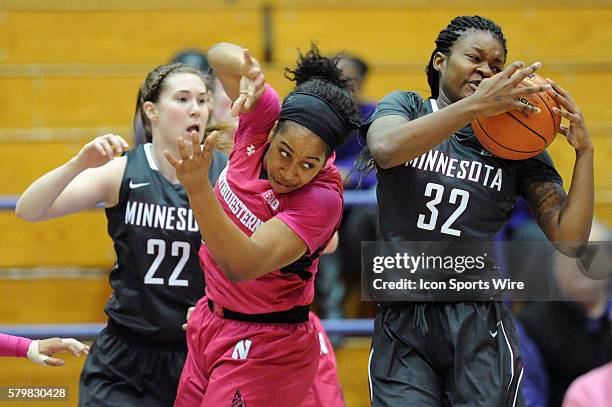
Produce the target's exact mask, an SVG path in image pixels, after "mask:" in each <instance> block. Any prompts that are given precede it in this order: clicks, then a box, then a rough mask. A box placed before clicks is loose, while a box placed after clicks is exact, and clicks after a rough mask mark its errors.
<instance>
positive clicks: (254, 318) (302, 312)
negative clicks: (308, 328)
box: [208, 299, 309, 324]
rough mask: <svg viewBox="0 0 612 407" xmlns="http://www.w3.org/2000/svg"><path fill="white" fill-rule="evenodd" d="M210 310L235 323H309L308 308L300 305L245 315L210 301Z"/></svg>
mask: <svg viewBox="0 0 612 407" xmlns="http://www.w3.org/2000/svg"><path fill="white" fill-rule="evenodd" d="M208 308H209V309H210V311H211V312H212V313H213V314H215V315H216V316H218V317H221V318H224V319H231V320H234V321H243V322H255V323H259V324H297V323H301V322H306V321H308V311H309V309H308V306H307V305H300V306H296V307H293V308H291V309H288V310H286V311H276V312H268V313H264V314H243V313H241V312H236V311H232V310H230V309H227V308H225V307H222V306H221V305H219V304H215V303H214V302H213V301H212V300H211V299H208Z"/></svg>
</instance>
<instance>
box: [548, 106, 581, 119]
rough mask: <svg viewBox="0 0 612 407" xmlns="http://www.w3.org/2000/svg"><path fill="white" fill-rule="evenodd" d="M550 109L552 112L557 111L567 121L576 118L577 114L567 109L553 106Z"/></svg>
mask: <svg viewBox="0 0 612 407" xmlns="http://www.w3.org/2000/svg"><path fill="white" fill-rule="evenodd" d="M552 111H553V112H554V113H558V114H559V115H560V116H561V117H565V118H566V119H567V120H569V121H575V120H577V119H578V115H575V114H573V113H571V112H569V111H567V110H563V109H559V108H558V107H553V108H552Z"/></svg>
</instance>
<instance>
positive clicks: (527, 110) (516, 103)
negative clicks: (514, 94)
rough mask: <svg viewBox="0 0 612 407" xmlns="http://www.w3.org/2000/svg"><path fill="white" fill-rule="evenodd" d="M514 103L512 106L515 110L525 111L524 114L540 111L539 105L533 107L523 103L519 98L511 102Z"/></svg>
mask: <svg viewBox="0 0 612 407" xmlns="http://www.w3.org/2000/svg"><path fill="white" fill-rule="evenodd" d="M512 104H513V105H514V108H515V109H516V110H520V111H521V112H523V113H525V114H529V113H540V108H539V107H535V106H530V105H528V104H526V103H523V102H521V101H519V100H516V101H514V102H513V103H512Z"/></svg>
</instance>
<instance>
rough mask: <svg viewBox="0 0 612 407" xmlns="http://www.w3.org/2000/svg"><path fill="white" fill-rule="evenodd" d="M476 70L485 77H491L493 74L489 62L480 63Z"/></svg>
mask: <svg viewBox="0 0 612 407" xmlns="http://www.w3.org/2000/svg"><path fill="white" fill-rule="evenodd" d="M476 70H477V71H478V72H479V73H480V74H481V75H482V77H483V78H485V79H486V78H490V77H491V76H493V70H492V69H491V66H490V65H489V64H488V63H487V62H483V63H481V64H480V65H478V68H476Z"/></svg>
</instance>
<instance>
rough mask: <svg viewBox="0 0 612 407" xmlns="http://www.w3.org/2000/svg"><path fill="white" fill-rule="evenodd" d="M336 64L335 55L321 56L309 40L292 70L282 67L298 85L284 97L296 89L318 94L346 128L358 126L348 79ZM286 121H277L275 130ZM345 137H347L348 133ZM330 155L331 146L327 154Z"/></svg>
mask: <svg viewBox="0 0 612 407" xmlns="http://www.w3.org/2000/svg"><path fill="white" fill-rule="evenodd" d="M337 65H338V58H337V57H333V58H327V57H324V56H322V55H321V52H320V51H319V48H318V47H317V45H316V44H315V43H312V44H311V47H310V50H309V51H308V52H307V53H306V54H302V53H301V52H300V53H299V56H298V60H297V67H296V68H295V69H294V70H291V69H289V68H285V78H287V79H289V80H290V81H294V82H295V83H296V84H297V86H296V88H295V89H294V90H293V91H291V93H289V94H288V95H287V97H289V96H291V95H292V94H293V93H295V92H306V93H311V94H314V95H317V96H319V97H320V98H322V99H324V100H325V101H326V102H328V103H329V104H330V105H332V106H333V107H334V108H335V109H336V111H337V112H338V113H339V114H340V116H341V117H342V118H343V119H344V121H345V122H346V123H347V124H348V125H349V127H353V128H355V129H357V128H359V125H360V124H361V120H360V118H359V110H358V108H357V105H356V104H355V102H354V101H353V98H352V96H351V92H350V90H351V85H350V81H349V80H348V79H347V78H345V77H344V76H343V74H342V71H341V70H340V69H339V68H338V66H337ZM287 123H288V121H281V122H279V123H278V125H277V126H276V133H278V132H280V131H282V130H283V129H284V128H285V126H286V125H287ZM346 136H347V137H348V134H347V135H346ZM329 154H331V149H330V151H328V154H327V155H329Z"/></svg>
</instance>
